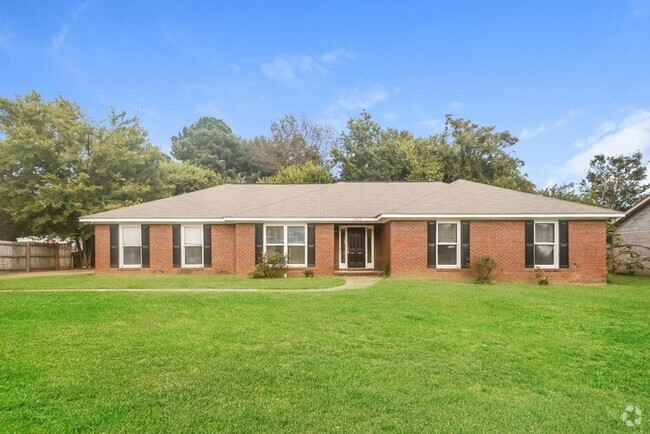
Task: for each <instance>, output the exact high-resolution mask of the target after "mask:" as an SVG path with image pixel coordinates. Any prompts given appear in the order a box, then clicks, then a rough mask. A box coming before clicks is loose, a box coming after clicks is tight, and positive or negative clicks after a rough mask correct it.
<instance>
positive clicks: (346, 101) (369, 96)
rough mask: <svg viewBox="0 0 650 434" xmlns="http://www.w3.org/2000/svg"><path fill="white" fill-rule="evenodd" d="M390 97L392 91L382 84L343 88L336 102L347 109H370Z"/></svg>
mask: <svg viewBox="0 0 650 434" xmlns="http://www.w3.org/2000/svg"><path fill="white" fill-rule="evenodd" d="M390 97H391V92H390V91H389V90H386V89H385V88H383V87H380V86H375V87H370V88H365V89H360V88H354V89H343V90H341V91H339V93H338V94H337V95H336V98H335V100H334V103H335V104H336V105H337V106H338V107H340V108H342V109H344V110H347V111H358V110H369V109H370V108H372V107H373V106H375V105H377V104H379V103H380V102H384V101H386V100H388V99H389V98H390Z"/></svg>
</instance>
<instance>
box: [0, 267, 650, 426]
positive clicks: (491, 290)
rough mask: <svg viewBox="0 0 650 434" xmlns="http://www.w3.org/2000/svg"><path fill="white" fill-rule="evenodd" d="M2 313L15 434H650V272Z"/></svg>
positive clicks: (130, 300)
mask: <svg viewBox="0 0 650 434" xmlns="http://www.w3.org/2000/svg"><path fill="white" fill-rule="evenodd" d="M110 279H115V278H114V277H111V278H110ZM162 279H163V280H164V279H169V277H164V278H162ZM163 280H161V282H162V281H163ZM314 281H316V280H314ZM25 282H27V279H25V280H24V281H21V282H17V281H16V282H15V283H20V284H21V285H22V284H23V283H25ZM34 282H36V281H34ZM247 282H250V281H247ZM12 283H14V282H12ZM177 283H178V282H174V285H176V284H177ZM2 284H3V285H4V284H6V282H2ZM118 286H119V285H118ZM228 286H231V284H230V283H229V285H228ZM0 318H1V321H2V322H1V327H0V432H25V431H40V432H61V431H63V432H73V431H74V432H77V431H92V432H192V431H211V432H214V431H237V432H259V431H262V432H268V431H280V430H282V431H291V432H322V431H338V432H375V431H391V432H392V431H397V432H426V431H428V432H430V431H445V432H454V433H459V432H531V431H532V432H542V431H553V432H623V433H627V432H639V431H648V428H649V427H650V373H649V372H650V279H648V278H643V277H615V280H614V284H611V285H608V286H607V287H580V286H560V285H552V286H549V287H540V286H532V285H482V286H481V285H474V284H462V283H449V282H432V281H423V280H393V279H385V280H382V281H381V282H380V283H378V284H377V285H375V286H373V287H371V288H368V289H364V290H356V291H341V292H330V293H290V292H289V293H245V294H244V293H225V294H224V293H218V294H217V293H164V292H160V293H155V292H141V293H106V292H104V293H75V292H64V293H50V292H46V293H35V292H29V293H25V292H23V293H21V292H15V293H2V294H0ZM628 405H635V406H638V407H640V408H641V409H642V410H643V412H644V414H643V421H642V423H641V425H640V426H639V427H634V428H628V427H627V426H625V425H624V424H623V422H622V421H621V414H622V413H623V411H624V409H625V407H626V406H628Z"/></svg>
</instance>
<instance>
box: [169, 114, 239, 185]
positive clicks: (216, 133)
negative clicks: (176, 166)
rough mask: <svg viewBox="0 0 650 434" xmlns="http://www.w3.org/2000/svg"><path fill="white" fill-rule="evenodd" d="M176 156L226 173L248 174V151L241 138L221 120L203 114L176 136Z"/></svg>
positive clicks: (173, 145)
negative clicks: (246, 151)
mask: <svg viewBox="0 0 650 434" xmlns="http://www.w3.org/2000/svg"><path fill="white" fill-rule="evenodd" d="M171 154H172V156H173V157H174V158H176V159H177V160H180V161H185V162H188V163H192V164H195V165H197V166H202V167H206V168H208V169H211V170H214V171H215V172H217V173H219V174H221V175H223V176H237V175H245V174H247V173H248V171H249V169H248V168H247V162H246V153H245V150H244V147H243V145H242V141H241V139H239V138H238V137H237V136H235V134H233V132H232V130H231V129H230V127H229V126H228V125H226V123H225V122H224V121H223V120H221V119H216V118H213V117H203V118H201V119H199V120H198V121H197V122H196V123H194V124H192V125H190V126H189V127H184V128H183V130H182V131H181V132H180V133H179V134H178V135H175V136H173V137H172V151H171Z"/></svg>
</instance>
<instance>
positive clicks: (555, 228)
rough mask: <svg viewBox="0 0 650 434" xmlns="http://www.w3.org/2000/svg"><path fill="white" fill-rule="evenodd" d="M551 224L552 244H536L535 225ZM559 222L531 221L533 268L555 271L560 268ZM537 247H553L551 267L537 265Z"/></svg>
mask: <svg viewBox="0 0 650 434" xmlns="http://www.w3.org/2000/svg"><path fill="white" fill-rule="evenodd" d="M538 223H542V224H550V223H552V224H553V242H552V243H538V242H537V224H538ZM559 226H560V222H559V220H534V221H533V267H534V268H546V269H555V268H560V266H559V264H560V243H559V235H560V228H559ZM537 246H553V265H537V257H536V256H537V255H536V254H535V252H536V250H537V249H536V247H537Z"/></svg>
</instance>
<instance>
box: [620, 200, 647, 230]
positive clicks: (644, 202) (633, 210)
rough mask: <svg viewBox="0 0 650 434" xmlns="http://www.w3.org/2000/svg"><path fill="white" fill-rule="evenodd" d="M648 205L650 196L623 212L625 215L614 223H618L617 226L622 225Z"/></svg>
mask: <svg viewBox="0 0 650 434" xmlns="http://www.w3.org/2000/svg"><path fill="white" fill-rule="evenodd" d="M648 205H650V195H648V196H647V197H646V198H645V199H642V200H640V201H639V202H637V203H636V204H635V205H634V206H633V207H632V208H630V209H628V210H627V211H625V215H624V216H623V217H621V218H619V219H618V220H617V221H616V223H618V224H619V225H620V224H622V223H624V222H625V221H626V220H627V219H629V218H630V217H632V216H633V215H634V214H636V213H638V212H639V211H641V210H643V209H644V208H645V207H646V206H648Z"/></svg>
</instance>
